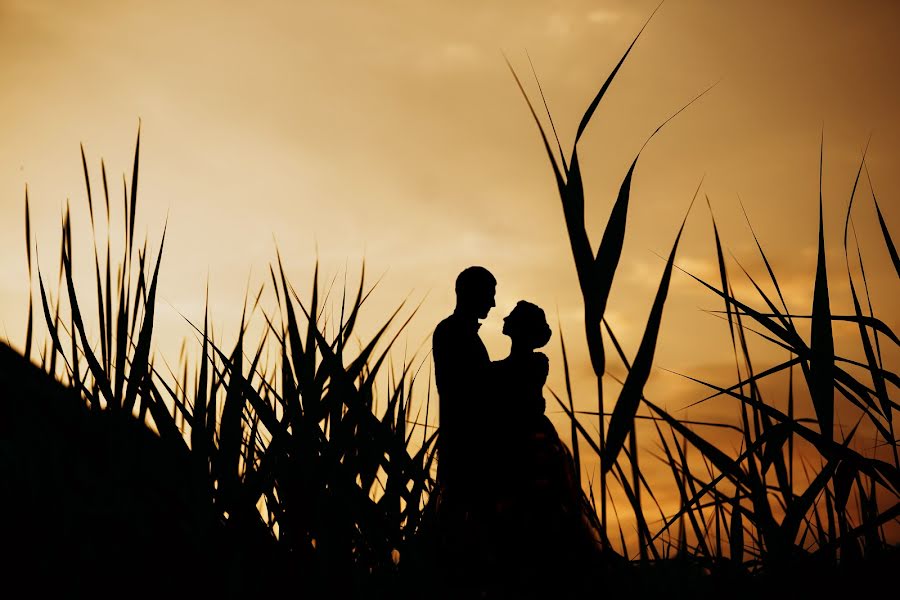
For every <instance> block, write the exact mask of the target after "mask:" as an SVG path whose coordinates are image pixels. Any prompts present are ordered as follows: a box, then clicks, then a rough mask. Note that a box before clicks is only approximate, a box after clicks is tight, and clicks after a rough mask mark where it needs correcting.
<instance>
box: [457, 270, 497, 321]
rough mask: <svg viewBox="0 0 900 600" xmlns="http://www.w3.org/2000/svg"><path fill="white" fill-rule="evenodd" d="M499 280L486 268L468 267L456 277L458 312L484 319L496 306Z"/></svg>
mask: <svg viewBox="0 0 900 600" xmlns="http://www.w3.org/2000/svg"><path fill="white" fill-rule="evenodd" d="M496 291H497V280H496V279H495V278H494V276H493V275H491V272H490V271H488V270H487V269H485V268H484V267H478V266H473V267H468V268H467V269H464V270H463V271H462V272H461V273H460V274H459V275H458V276H457V277H456V312H457V313H462V314H464V315H466V316H471V317H475V318H476V319H483V318H485V317H486V316H487V314H488V313H489V312H490V310H491V308H493V307H494V306H496V305H495V303H494V294H495V293H496Z"/></svg>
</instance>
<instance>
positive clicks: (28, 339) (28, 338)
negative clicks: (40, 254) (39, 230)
mask: <svg viewBox="0 0 900 600" xmlns="http://www.w3.org/2000/svg"><path fill="white" fill-rule="evenodd" d="M25 258H26V259H27V260H28V321H27V322H26V323H25V358H27V359H28V360H29V361H30V360H31V344H32V340H33V334H34V328H33V323H32V320H33V311H34V299H33V293H32V290H33V288H32V278H31V209H30V208H29V205H28V186H27V185H26V186H25Z"/></svg>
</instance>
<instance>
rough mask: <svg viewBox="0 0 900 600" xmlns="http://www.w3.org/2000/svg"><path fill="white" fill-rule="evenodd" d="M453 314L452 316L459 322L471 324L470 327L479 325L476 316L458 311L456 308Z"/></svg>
mask: <svg viewBox="0 0 900 600" xmlns="http://www.w3.org/2000/svg"><path fill="white" fill-rule="evenodd" d="M453 314H454V315H455V316H456V318H457V319H459V320H460V321H464V322H466V323H471V324H472V325H478V324H479V323H478V321H479V319H478V316H477V315H474V314H472V313H470V312H468V311H465V310H460V309H459V308H457V309H456V310H454V311H453Z"/></svg>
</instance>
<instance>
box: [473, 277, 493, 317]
mask: <svg viewBox="0 0 900 600" xmlns="http://www.w3.org/2000/svg"><path fill="white" fill-rule="evenodd" d="M496 295H497V286H496V285H492V286H489V287H485V288H484V290H483V292H482V293H481V294H479V296H478V304H477V305H476V308H477V313H476V314H477V315H478V318H479V319H484V318H485V317H487V316H488V313H489V312H491V309H492V308H494V307H495V306H496V305H497V303H496V302H494V298H495V296H496Z"/></svg>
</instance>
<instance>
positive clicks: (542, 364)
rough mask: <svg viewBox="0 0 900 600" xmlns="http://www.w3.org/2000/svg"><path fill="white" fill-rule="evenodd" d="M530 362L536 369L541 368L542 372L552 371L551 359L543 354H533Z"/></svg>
mask: <svg viewBox="0 0 900 600" xmlns="http://www.w3.org/2000/svg"><path fill="white" fill-rule="evenodd" d="M530 360H531V363H532V364H533V365H534V367H535V368H539V369H541V370H542V371H548V370H550V359H549V358H547V355H546V354H544V353H543V352H532V354H531V357H530Z"/></svg>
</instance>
